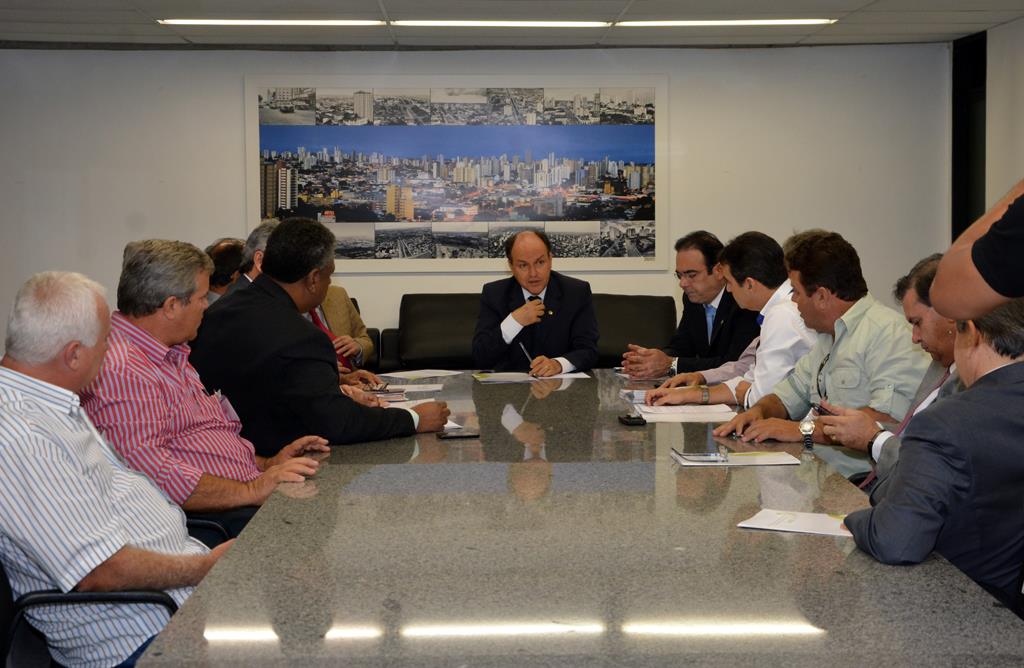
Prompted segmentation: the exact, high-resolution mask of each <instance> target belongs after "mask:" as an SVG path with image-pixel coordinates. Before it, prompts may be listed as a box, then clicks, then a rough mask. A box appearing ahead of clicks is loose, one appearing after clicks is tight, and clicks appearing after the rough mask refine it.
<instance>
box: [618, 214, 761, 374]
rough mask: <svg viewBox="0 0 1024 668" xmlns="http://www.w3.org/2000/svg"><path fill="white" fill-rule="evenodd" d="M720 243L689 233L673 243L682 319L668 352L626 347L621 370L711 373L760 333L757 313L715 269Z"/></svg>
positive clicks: (699, 233)
mask: <svg viewBox="0 0 1024 668" xmlns="http://www.w3.org/2000/svg"><path fill="white" fill-rule="evenodd" d="M721 250H722V242H721V241H719V240H718V238H717V237H716V236H715V235H713V234H711V233H710V232H705V231H703V230H698V231H697V232H691V233H690V234H687V235H686V236H685V237H683V238H681V239H679V240H678V241H677V242H676V278H678V279H679V287H681V288H682V289H683V317H682V318H681V319H680V320H679V328H678V329H677V330H676V334H675V336H673V337H672V340H671V341H670V342H669V345H668V347H667V348H664V349H663V350H658V349H657V348H643V347H641V346H638V345H635V344H632V343H631V344H629V349H628V350H627V351H626V352H625V353H624V354H623V355H622V368H623V370H624V371H625V372H626V373H628V374H629V375H630V377H631V378H660V377H661V376H664V375H666V374H678V373H685V372H689V371H703V370H705V369H714V368H716V367H719V366H721V365H722V364H724V363H726V362H731V361H733V360H736V359H739V356H740V355H741V354H742V353H743V351H744V350H745V349H746V348H747V346H748V345H750V342H751V341H753V340H754V337H756V336H757V335H758V334H759V333H760V330H761V326H760V325H759V324H758V322H757V315H758V314H757V312H756V311H747V310H745V309H741V308H740V307H739V306H738V305H737V304H736V301H735V300H734V299H733V297H732V295H731V294H730V293H729V292H728V291H727V290H726V289H725V278H724V277H723V276H722V274H721V273H720V272H719V270H718V269H717V268H716V267H715V265H716V264H717V263H718V254H719V253H720V252H721Z"/></svg>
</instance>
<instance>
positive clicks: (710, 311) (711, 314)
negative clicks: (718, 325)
mask: <svg viewBox="0 0 1024 668" xmlns="http://www.w3.org/2000/svg"><path fill="white" fill-rule="evenodd" d="M717 310H718V309H716V308H715V307H714V306H712V305H711V304H705V305H704V317H705V318H706V319H707V321H708V343H711V331H712V330H713V329H714V328H715V311H717Z"/></svg>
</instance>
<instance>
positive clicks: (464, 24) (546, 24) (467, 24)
mask: <svg viewBox="0 0 1024 668" xmlns="http://www.w3.org/2000/svg"><path fill="white" fill-rule="evenodd" d="M391 25H393V26H406V27H418V28H607V27H609V26H611V25H612V24H611V23H609V22H608V21H391Z"/></svg>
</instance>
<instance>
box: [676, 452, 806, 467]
mask: <svg viewBox="0 0 1024 668" xmlns="http://www.w3.org/2000/svg"><path fill="white" fill-rule="evenodd" d="M669 455H671V457H672V459H673V460H675V462H676V463H677V464H679V465H680V466H792V465H794V464H799V463H800V460H799V459H797V458H796V457H794V456H793V455H791V454H789V453H788V452H761V451H758V452H729V453H727V454H726V456H725V459H723V460H720V461H716V460H713V459H712V460H702V459H699V458H687V456H686V455H685V453H683V454H681V453H679V452H677V451H676V450H673V451H672V452H670V453H669Z"/></svg>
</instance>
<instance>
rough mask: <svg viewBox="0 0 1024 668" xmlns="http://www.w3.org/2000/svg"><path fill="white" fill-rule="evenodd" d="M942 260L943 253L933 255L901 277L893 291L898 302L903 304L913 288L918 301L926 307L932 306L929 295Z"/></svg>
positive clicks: (920, 261) (919, 262)
mask: <svg viewBox="0 0 1024 668" xmlns="http://www.w3.org/2000/svg"><path fill="white" fill-rule="evenodd" d="M940 260H942V253H932V254H931V255H929V256H928V257H926V258H924V259H923V260H918V262H917V264H915V265H914V267H913V269H911V270H910V271H909V272H907V275H906V276H901V277H900V279H899V280H898V281H896V285H895V286H894V287H893V289H892V296H893V297H895V298H896V301H898V302H902V301H903V298H904V297H905V296H906V295H907V290H909V289H910V288H911V287H913V288H914V292H915V293H917V299H918V301H920V302H921V303H922V304H924V305H925V306H931V305H932V299H931V296H930V294H929V293H931V290H932V282H933V281H935V272H937V271H938V270H939V261H940Z"/></svg>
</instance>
